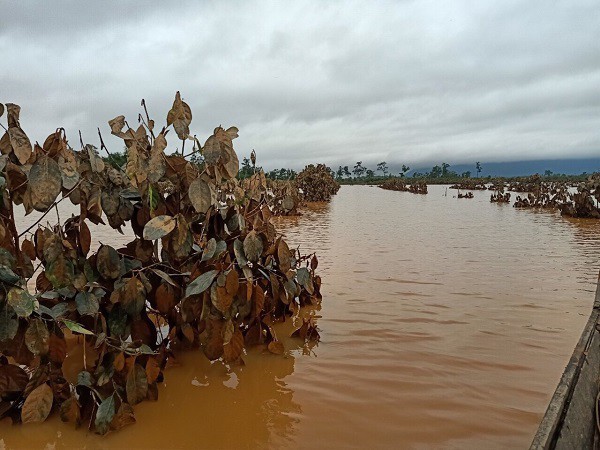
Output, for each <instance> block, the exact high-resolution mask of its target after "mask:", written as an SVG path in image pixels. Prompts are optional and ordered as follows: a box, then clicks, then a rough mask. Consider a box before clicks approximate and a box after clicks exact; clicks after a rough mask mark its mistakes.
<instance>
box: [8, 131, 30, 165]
mask: <svg viewBox="0 0 600 450" xmlns="http://www.w3.org/2000/svg"><path fill="white" fill-rule="evenodd" d="M8 136H9V138H10V145H11V146H12V149H13V152H14V154H15V156H16V157H17V159H18V160H19V162H20V163H21V164H25V163H27V161H28V160H29V158H30V157H31V152H32V147H31V142H30V141H29V138H28V137H27V135H26V134H25V132H24V131H23V130H22V129H21V128H20V127H18V126H16V127H9V128H8Z"/></svg>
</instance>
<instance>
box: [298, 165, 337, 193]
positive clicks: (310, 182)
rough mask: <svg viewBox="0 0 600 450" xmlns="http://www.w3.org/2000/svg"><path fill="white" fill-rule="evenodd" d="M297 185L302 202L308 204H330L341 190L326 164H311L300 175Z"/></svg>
mask: <svg viewBox="0 0 600 450" xmlns="http://www.w3.org/2000/svg"><path fill="white" fill-rule="evenodd" d="M295 183H296V186H297V187H298V189H299V190H300V195H301V198H302V200H304V201H307V202H328V201H330V200H331V197H332V196H333V195H335V194H337V191H339V189H340V184H339V183H338V182H337V181H335V179H334V178H333V175H332V172H331V169H329V167H327V166H326V165H325V164H317V165H316V166H315V165H313V164H309V165H308V166H306V167H305V168H304V170H302V172H300V173H299V174H298V176H297V177H296V180H295Z"/></svg>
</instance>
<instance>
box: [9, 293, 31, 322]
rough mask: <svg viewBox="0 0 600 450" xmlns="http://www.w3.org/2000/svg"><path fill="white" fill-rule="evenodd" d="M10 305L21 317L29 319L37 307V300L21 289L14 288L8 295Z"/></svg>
mask: <svg viewBox="0 0 600 450" xmlns="http://www.w3.org/2000/svg"><path fill="white" fill-rule="evenodd" d="M8 304H9V305H10V306H11V307H12V309H14V311H15V312H16V313H17V316H19V317H29V316H30V315H31V313H32V312H33V310H34V309H35V307H36V305H37V300H36V298H35V297H34V296H33V295H31V294H30V293H29V292H27V291H25V290H23V289H21V288H12V289H11V290H10V291H9V293H8Z"/></svg>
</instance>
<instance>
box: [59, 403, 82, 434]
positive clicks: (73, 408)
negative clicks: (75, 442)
mask: <svg viewBox="0 0 600 450" xmlns="http://www.w3.org/2000/svg"><path fill="white" fill-rule="evenodd" d="M60 420H62V421H63V422H75V426H76V427H78V426H79V425H80V424H81V407H80V406H79V402H78V401H77V399H76V398H75V397H74V396H71V397H69V398H68V399H67V400H65V401H64V402H63V403H62V405H60Z"/></svg>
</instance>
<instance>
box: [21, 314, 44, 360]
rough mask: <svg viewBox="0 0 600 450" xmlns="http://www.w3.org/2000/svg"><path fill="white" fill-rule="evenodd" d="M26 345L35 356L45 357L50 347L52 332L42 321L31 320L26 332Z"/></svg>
mask: <svg viewBox="0 0 600 450" xmlns="http://www.w3.org/2000/svg"><path fill="white" fill-rule="evenodd" d="M25 345H27V348H28V349H29V351H30V352H31V353H33V354H34V355H45V354H46V353H48V350H49V348H50V347H49V346H50V332H49V331H48V327H47V326H46V323H45V322H44V321H43V320H41V319H37V318H35V319H31V320H30V321H29V326H28V327H27V331H25Z"/></svg>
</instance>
